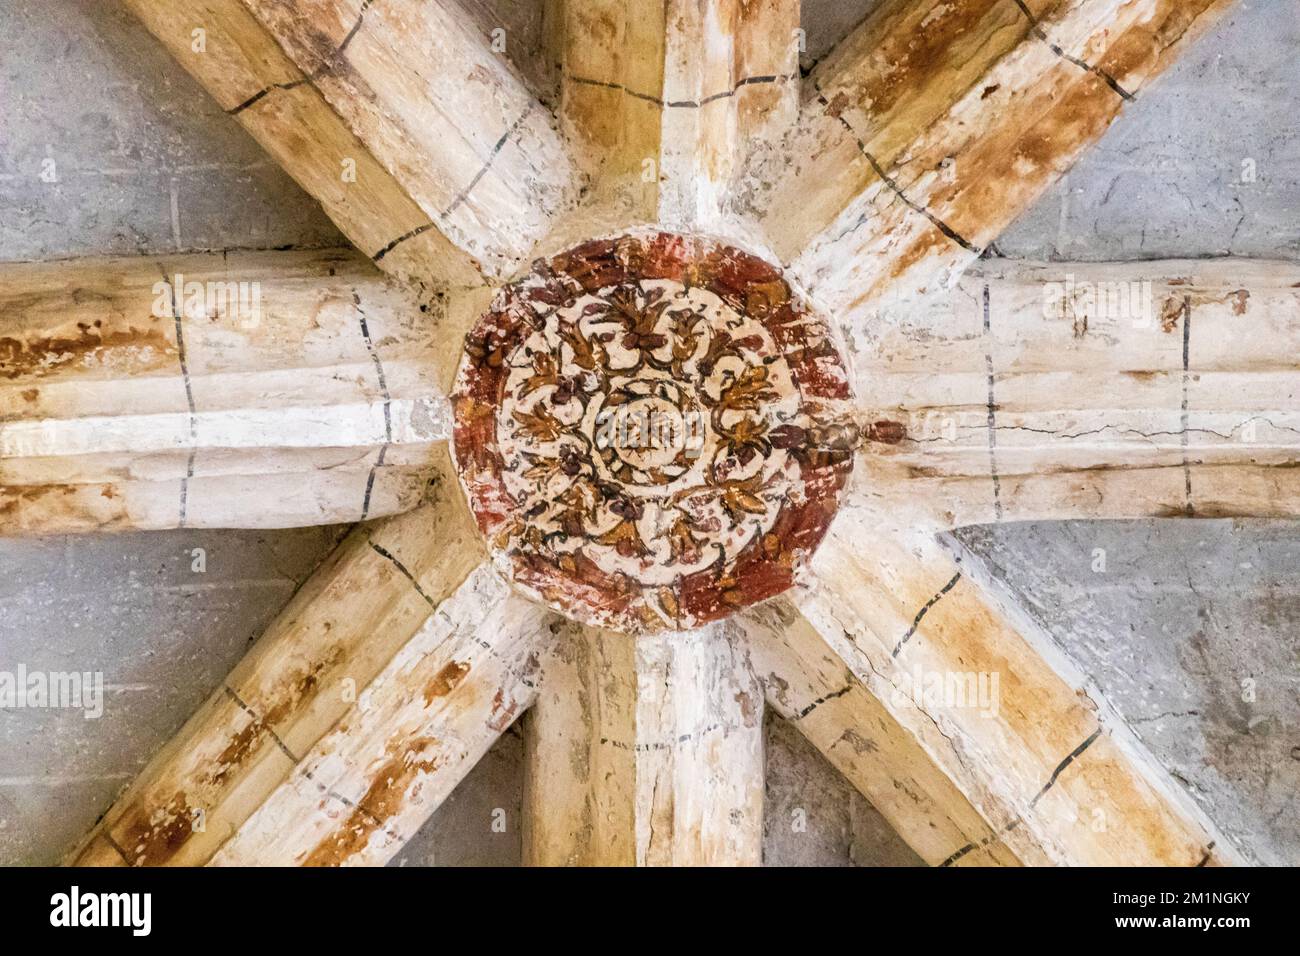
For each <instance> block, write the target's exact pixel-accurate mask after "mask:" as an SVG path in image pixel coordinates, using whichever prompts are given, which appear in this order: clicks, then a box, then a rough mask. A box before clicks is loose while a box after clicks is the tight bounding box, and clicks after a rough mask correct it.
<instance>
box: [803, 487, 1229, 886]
mask: <svg viewBox="0 0 1300 956" xmlns="http://www.w3.org/2000/svg"><path fill="white" fill-rule="evenodd" d="M922 517H923V516H919V515H917V514H915V513H912V514H908V513H907V512H905V511H894V512H892V513H890V512H882V511H879V510H877V509H875V508H873V507H871V506H869V505H866V504H862V503H857V504H853V505H850V506H849V507H848V508H847V509H846V510H845V511H842V512H841V515H840V518H839V521H838V523H837V524H836V526H835V527H834V528H833V529H832V533H831V535H830V537H829V539H828V540H827V542H826V543H825V544H824V545H823V546H822V549H821V551H819V552H818V554H817V556H816V557H815V558H814V562H813V570H814V572H815V576H816V581H815V584H814V585H812V586H810V587H809V588H808V589H807V590H806V591H805V592H804V593H802V594H800V595H799V597H798V598H797V604H798V607H799V609H800V610H801V612H802V613H803V614H804V615H805V616H806V617H807V619H808V621H809V623H811V624H812V626H813V627H814V628H816V630H817V632H818V633H819V634H820V635H821V637H822V639H823V640H824V641H825V642H826V644H827V645H828V646H829V647H830V648H832V649H833V650H834V652H835V653H836V654H837V655H838V656H839V657H840V658H841V659H842V660H843V662H844V664H845V666H846V667H848V669H849V670H851V671H852V672H853V673H854V674H855V675H856V676H857V678H858V679H859V680H861V681H863V682H864V683H865V684H866V686H867V687H868V688H869V689H870V690H871V691H872V693H874V694H875V696H876V698H877V700H878V701H879V702H880V703H881V704H882V705H883V706H884V707H885V708H886V710H888V711H889V713H890V715H891V716H892V717H893V719H894V720H896V721H897V722H898V723H899V724H900V725H901V726H902V727H904V728H906V729H907V730H908V731H909V732H910V733H912V734H914V735H915V736H916V738H917V740H918V742H919V745H920V746H922V747H923V748H924V749H925V750H926V751H927V752H928V753H929V754H930V755H931V757H932V758H933V759H934V761H935V764H936V765H937V766H938V767H939V768H941V769H942V770H943V772H944V773H945V774H946V775H947V776H948V777H949V778H950V779H951V781H952V782H953V784H954V785H955V786H956V787H957V788H958V789H959V790H961V792H962V793H964V794H965V795H966V797H967V798H968V799H969V800H970V801H971V803H972V804H973V805H974V806H976V807H978V808H979V809H980V811H981V814H982V815H983V816H984V818H985V819H986V820H989V821H990V822H991V823H992V824H993V826H994V829H993V832H992V833H991V834H989V835H988V836H986V837H985V838H983V839H981V840H974V839H968V840H967V842H966V843H963V844H961V845H954V846H952V847H951V850H950V852H949V855H948V857H947V858H945V860H944V861H943V862H945V863H948V864H951V863H956V862H959V861H961V860H962V859H964V858H965V857H966V856H968V855H969V854H971V853H974V852H977V851H980V850H982V849H985V848H986V847H987V846H991V845H993V844H994V843H995V842H997V841H1000V842H1001V843H1003V844H1005V845H1006V847H1007V848H1008V849H1009V850H1010V851H1011V852H1013V853H1015V854H1016V855H1017V856H1018V857H1020V858H1021V859H1023V860H1046V861H1047V862H1051V863H1058V864H1070V865H1125V866H1127V865H1148V866H1151V865H1161V866H1198V865H1206V864H1221V863H1234V862H1239V861H1240V859H1241V858H1240V856H1239V854H1238V851H1237V850H1236V849H1235V848H1234V847H1232V846H1231V845H1230V844H1227V843H1225V841H1224V839H1223V837H1222V835H1221V834H1219V833H1218V832H1216V829H1215V828H1214V826H1213V824H1212V823H1211V822H1210V821H1209V820H1208V819H1206V817H1205V816H1204V814H1203V813H1202V812H1201V811H1200V809H1199V808H1198V807H1197V806H1196V805H1195V803H1194V802H1193V801H1192V799H1191V798H1190V796H1189V795H1188V794H1187V793H1185V792H1184V791H1183V790H1182V789H1181V788H1180V787H1179V786H1178V785H1177V784H1176V783H1174V782H1173V780H1172V779H1171V778H1170V777H1169V775H1168V774H1167V772H1165V771H1164V770H1163V768H1161V767H1160V766H1159V765H1158V764H1157V763H1156V762H1155V761H1154V759H1153V758H1152V757H1151V756H1150V755H1149V754H1147V753H1145V752H1144V750H1143V748H1142V747H1141V745H1140V744H1139V743H1138V741H1137V740H1136V738H1135V737H1134V736H1133V735H1132V734H1131V732H1130V731H1129V730H1128V729H1127V727H1126V726H1125V725H1124V724H1123V721H1122V720H1121V719H1120V718H1119V716H1118V715H1117V714H1116V713H1115V712H1113V711H1112V710H1110V709H1109V707H1108V706H1107V704H1106V703H1105V701H1104V700H1103V699H1102V698H1101V697H1100V696H1099V695H1098V694H1097V692H1096V689H1095V688H1093V687H1091V686H1090V685H1089V684H1088V682H1087V681H1086V679H1085V678H1084V677H1083V676H1082V675H1081V674H1079V673H1078V672H1077V670H1076V669H1075V668H1074V667H1073V666H1072V665H1071V664H1070V663H1069V662H1068V660H1067V659H1065V657H1064V655H1063V654H1062V653H1061V652H1060V651H1059V650H1058V649H1057V648H1056V647H1055V646H1054V645H1052V644H1051V641H1050V639H1049V638H1048V637H1047V636H1045V635H1043V634H1041V633H1039V632H1038V631H1037V630H1036V629H1035V627H1034V625H1032V624H1031V623H1030V622H1029V621H1028V620H1027V619H1025V618H1024V617H1023V615H1022V614H1020V613H1018V612H1017V611H1016V610H1015V609H1014V608H1013V607H1012V606H1011V605H1010V604H1009V603H1007V602H1005V601H1003V600H1002V599H1001V596H1000V595H998V594H996V593H994V592H991V591H987V590H985V589H983V588H981V587H979V586H978V585H977V584H976V583H975V582H973V581H972V580H971V579H970V577H969V576H968V575H967V574H965V573H963V569H962V568H961V566H959V565H958V564H957V563H956V562H954V561H953V559H952V558H951V557H950V556H949V555H948V554H947V553H946V552H945V551H944V550H943V548H942V547H941V546H940V545H939V544H938V543H937V542H936V541H935V540H934V538H933V536H932V533H931V532H930V530H929V529H926V528H925V525H924V522H923V521H922V520H921V518H922ZM907 519H912V520H911V522H909V523H910V527H907V528H900V527H899V523H901V522H903V521H906V520H907Z"/></svg>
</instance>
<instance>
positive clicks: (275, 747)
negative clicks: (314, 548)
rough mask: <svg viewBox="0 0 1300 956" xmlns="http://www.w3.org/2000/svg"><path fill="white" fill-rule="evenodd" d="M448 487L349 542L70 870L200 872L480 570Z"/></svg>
mask: <svg viewBox="0 0 1300 956" xmlns="http://www.w3.org/2000/svg"><path fill="white" fill-rule="evenodd" d="M454 481H455V479H454V478H452V477H451V476H450V474H449V472H448V471H447V470H446V466H445V465H444V470H443V471H442V472H441V475H440V478H439V480H438V484H437V486H436V489H435V497H434V499H433V500H432V501H431V502H430V503H429V504H427V505H425V506H423V507H421V508H419V509H418V510H416V511H412V512H410V513H408V514H405V515H400V516H398V517H396V518H389V519H387V520H386V521H384V522H382V523H380V524H378V525H374V526H371V527H368V528H366V527H363V528H358V529H357V530H355V531H354V532H353V533H352V534H351V535H350V536H349V537H348V539H347V540H346V541H345V542H344V543H343V544H342V545H341V546H340V547H339V548H338V549H337V550H336V551H335V552H334V554H332V555H331V556H330V557H329V559H327V561H326V562H325V564H324V565H323V566H322V567H321V568H320V569H319V570H318V571H317V572H316V573H315V574H314V575H313V576H312V577H311V578H310V579H309V580H308V581H307V583H306V584H305V585H303V587H302V588H301V589H300V590H299V591H298V593H297V594H295V595H294V597H293V600H292V601H290V603H289V604H288V606H287V607H286V608H285V609H284V611H283V612H281V614H280V616H279V617H278V618H277V619H276V620H275V622H274V623H273V624H272V625H271V627H270V628H269V629H268V630H267V632H266V634H265V635H264V636H263V637H262V638H261V639H260V640H259V641H258V642H257V644H256V645H254V647H253V649H252V651H250V653H249V655H248V656H247V657H245V658H244V660H243V661H241V662H240V664H239V665H238V666H237V667H236V668H235V670H234V671H233V672H232V673H231V674H230V676H229V677H228V678H227V679H226V680H225V681H224V682H223V683H222V686H220V687H218V688H217V689H216V691H215V692H214V693H213V694H212V696H211V697H210V698H209V699H208V701H207V702H206V703H205V704H204V705H203V706H202V707H201V708H200V709H199V711H198V712H197V713H196V714H195V715H194V716H193V717H192V718H191V719H190V721H189V722H188V723H187V724H186V725H185V726H184V727H183V728H182V729H181V731H180V732H179V733H178V734H177V735H176V737H175V738H173V739H172V740H171V742H169V743H168V744H167V745H166V746H165V747H164V748H163V749H162V750H161V751H160V752H159V754H158V755H157V756H156V757H155V758H154V759H153V760H152V761H151V762H150V764H149V765H148V766H147V767H146V768H145V769H144V771H142V772H141V774H140V776H139V777H138V778H137V779H136V781H135V783H134V784H133V785H132V786H131V788H130V789H129V790H128V791H127V792H126V793H125V794H124V795H123V796H122V797H121V798H120V799H118V801H117V802H116V803H115V804H114V805H113V806H112V808H110V809H109V811H108V813H107V814H106V815H105V816H104V818H103V820H102V821H101V823H100V825H99V826H98V827H96V829H95V830H94V831H93V832H92V834H91V838H90V842H89V843H88V845H87V848H86V849H85V850H84V851H83V852H81V853H80V854H79V855H77V856H75V857H74V860H75V862H76V863H78V864H79V865H98V864H100V863H102V862H106V861H107V862H111V857H109V855H108V854H107V853H106V852H105V848H106V847H107V848H110V849H114V852H115V853H117V854H118V855H119V857H120V858H121V859H122V860H124V861H125V862H128V863H130V864H131V865H141V866H159V865H166V864H181V865H198V864H203V863H206V862H207V861H208V860H209V859H210V858H211V856H212V854H213V853H214V852H215V851H216V849H217V848H218V847H219V846H220V845H221V844H222V843H223V842H224V841H225V840H226V839H227V838H228V837H229V836H230V835H231V834H232V833H234V832H235V831H236V830H238V829H239V828H240V827H241V826H242V825H243V824H244V822H245V821H246V820H247V819H248V818H249V817H250V816H251V815H252V814H253V812H254V811H255V810H257V808H258V807H259V806H261V804H262V803H263V802H264V801H265V800H266V798H267V797H268V796H269V795H270V794H271V793H273V792H274V791H275V790H276V788H277V787H279V786H281V785H282V784H283V783H284V782H285V781H286V780H288V779H289V777H290V775H291V774H293V773H295V772H297V769H298V767H299V766H300V762H301V760H302V758H303V757H304V756H305V755H307V754H308V753H310V752H311V751H312V748H313V747H314V746H315V745H316V744H317V743H318V742H319V741H320V739H321V738H322V737H324V736H326V735H327V734H329V733H330V732H331V731H332V730H333V729H334V728H335V727H336V726H337V725H338V724H339V722H340V721H342V720H345V719H350V716H351V715H354V714H355V707H356V705H355V702H356V701H357V700H358V698H359V697H360V695H361V694H362V692H363V691H365V690H366V689H367V686H368V685H369V684H371V682H372V680H373V678H375V676H376V675H378V674H380V673H381V672H383V671H384V670H385V668H388V667H389V665H390V664H391V662H392V661H393V659H394V657H395V655H398V654H399V653H405V651H404V648H408V647H409V646H411V644H410V642H412V641H413V640H415V639H416V638H415V635H416V634H417V633H423V632H422V631H421V629H422V628H425V627H426V625H427V624H428V623H429V622H430V621H431V620H433V618H434V617H435V615H437V614H438V613H439V611H440V609H442V608H443V606H444V605H445V604H446V603H447V602H448V601H449V600H451V599H452V598H453V596H454V595H456V594H458V593H459V592H460V590H461V589H462V588H463V587H464V586H465V582H466V580H467V579H468V578H469V576H470V574H471V572H472V571H473V569H474V568H475V567H477V566H479V565H480V564H481V562H482V561H483V557H484V555H483V549H482V545H481V543H480V540H479V537H478V532H477V530H476V529H475V528H474V526H473V522H472V519H471V518H470V516H469V514H468V509H467V508H466V506H465V504H464V501H463V498H462V495H461V492H460V489H459V488H457V487H455V484H454ZM474 599H476V600H477V599H478V596H477V595H474ZM420 640H422V641H426V642H427V640H428V634H425V636H424V637H422V638H420ZM421 646H423V645H421ZM431 650H432V648H431Z"/></svg>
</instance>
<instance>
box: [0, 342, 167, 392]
mask: <svg viewBox="0 0 1300 956" xmlns="http://www.w3.org/2000/svg"><path fill="white" fill-rule="evenodd" d="M175 362H176V344H175V342H174V341H173V340H172V338H171V337H170V335H169V334H168V333H167V332H166V331H165V330H164V328H162V327H154V328H142V329H137V328H129V329H121V330H110V331H107V332H106V331H104V330H103V328H102V324H101V323H100V322H95V323H93V324H89V325H87V324H84V323H83V324H81V325H80V326H79V327H78V334H77V335H76V336H71V335H33V336H31V337H29V338H15V337H13V336H5V337H3V338H0V378H7V379H18V378H41V377H44V376H47V375H52V374H54V373H55V372H59V371H63V370H65V369H68V368H72V367H74V366H82V367H84V366H87V365H107V364H110V363H113V364H118V363H120V364H121V365H122V366H123V367H124V368H126V369H129V370H131V371H134V372H140V371H147V370H150V369H156V368H161V367H164V366H171V365H173V364H175ZM25 395H26V393H24V396H25ZM30 400H32V399H29V401H30Z"/></svg>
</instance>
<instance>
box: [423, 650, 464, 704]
mask: <svg viewBox="0 0 1300 956" xmlns="http://www.w3.org/2000/svg"><path fill="white" fill-rule="evenodd" d="M468 673H469V664H468V663H465V662H463V661H452V662H451V663H450V664H448V665H447V666H446V667H444V668H443V669H442V670H440V671H438V673H437V674H435V675H434V676H433V680H431V681H429V683H428V684H427V685H426V686H425V688H424V705H425V706H426V707H427V706H429V705H430V704H432V703H433V702H434V701H435V700H437V699H438V698H439V697H446V696H447V695H448V694H450V693H451V692H452V691H453V690H454V689H455V688H456V686H457V685H458V684H460V682H461V681H463V680H464V679H465V675H466V674H468Z"/></svg>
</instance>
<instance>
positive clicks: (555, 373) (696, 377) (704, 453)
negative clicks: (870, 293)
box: [455, 233, 853, 630]
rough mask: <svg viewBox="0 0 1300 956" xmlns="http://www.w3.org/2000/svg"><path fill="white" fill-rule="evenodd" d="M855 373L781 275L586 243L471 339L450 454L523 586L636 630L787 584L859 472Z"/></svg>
mask: <svg viewBox="0 0 1300 956" xmlns="http://www.w3.org/2000/svg"><path fill="white" fill-rule="evenodd" d="M848 397H849V396H848V384H847V376H846V373H845V369H844V365H843V362H842V360H841V357H840V355H839V352H838V351H837V349H836V348H835V346H834V344H833V342H832V340H831V338H830V336H829V334H828V331H827V328H826V326H825V324H824V323H823V322H821V320H819V319H818V318H816V317H815V316H813V315H811V314H809V313H808V312H806V311H804V310H803V309H802V308H801V307H800V306H799V304H798V303H797V302H796V301H795V300H794V298H793V296H792V295H791V291H790V288H789V286H788V285H787V283H786V282H785V280H784V279H783V278H782V276H781V274H780V273H779V271H778V270H776V269H775V268H773V267H772V266H770V265H768V264H767V263H765V262H763V261H762V260H760V259H758V258H755V257H754V256H751V255H748V254H746V253H743V252H740V251H739V250H736V249H733V248H730V247H727V246H723V245H719V244H716V243H713V242H710V241H708V240H703V239H699V238H695V237H682V236H675V235H670V234H666V233H653V234H648V235H633V236H624V237H621V238H618V239H609V240H601V241H596V242H591V243H588V244H586V245H583V246H580V247H578V248H576V249H573V250H571V251H569V252H567V253H564V254H562V255H560V256H557V257H555V258H553V259H551V260H549V261H545V262H539V263H537V264H536V265H535V266H534V269H533V271H532V273H530V274H529V275H528V276H527V277H525V278H524V279H522V280H520V281H518V282H516V283H514V284H513V285H510V286H508V287H506V288H505V289H503V290H502V291H501V293H500V294H499V295H498V296H497V298H496V301H495V302H494V303H493V306H492V308H491V310H490V311H489V312H488V314H487V315H485V316H484V317H483V318H482V319H481V320H480V321H479V323H478V325H477V326H476V327H475V329H474V330H473V331H472V332H471V334H470V336H469V339H468V343H467V348H466V356H465V359H464V361H463V362H462V365H461V369H460V374H459V378H458V381H457V387H456V393H455V414H456V429H455V451H456V458H457V462H458V465H459V468H460V472H461V476H462V479H463V481H464V484H465V487H466V490H467V492H468V495H469V499H470V503H471V506H472V507H473V509H474V512H475V515H476V517H477V519H478V522H479V525H480V527H481V529H482V530H483V533H484V534H485V536H486V537H487V539H488V541H489V544H490V546H491V547H492V550H493V553H494V555H496V557H497V560H498V562H499V564H501V566H502V567H503V570H505V571H506V573H508V574H509V575H510V576H512V577H513V578H514V580H515V581H516V583H517V584H518V585H520V586H521V587H523V588H524V589H525V590H527V591H529V592H531V593H533V594H534V595H536V596H539V597H540V598H541V599H543V600H545V601H546V602H548V603H549V604H551V605H552V606H554V607H556V608H557V609H559V610H561V611H563V612H565V613H567V614H570V615H571V616H575V617H578V618H580V619H582V620H585V621H588V622H591V623H595V624H600V625H602V626H611V627H618V628H622V629H627V630H647V629H659V628H682V627H690V626H694V625H696V624H700V623H703V622H706V621H710V620H715V619H717V618H720V617H723V616H725V615H726V614H728V613H730V612H731V611H733V610H735V609H737V608H739V607H743V606H745V605H748V604H751V603H753V602H755V601H759V600H762V599H764V598H767V597H770V596H772V595H773V594H776V593H779V592H780V591H782V590H784V589H785V588H787V587H789V586H790V584H791V583H792V582H793V576H794V573H795V571H796V569H797V568H798V566H799V564H800V562H801V561H803V560H804V559H806V557H807V556H808V554H810V553H811V551H812V550H813V549H814V548H815V547H816V545H817V543H818V542H819V541H820V539H821V537H822V535H823V534H824V533H825V530H826V527H827V525H828V523H829V520H830V517H831V515H832V514H833V513H834V510H835V506H836V502H837V496H838V492H839V490H840V488H841V487H842V485H843V483H844V480H845V478H846V476H847V473H848V470H849V468H850V467H851V460H852V458H851V456H852V445H853V435H852V427H851V426H848V425H840V424H837V411H839V410H840V409H842V408H843V407H844V406H845V403H846V401H847V399H848Z"/></svg>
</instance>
